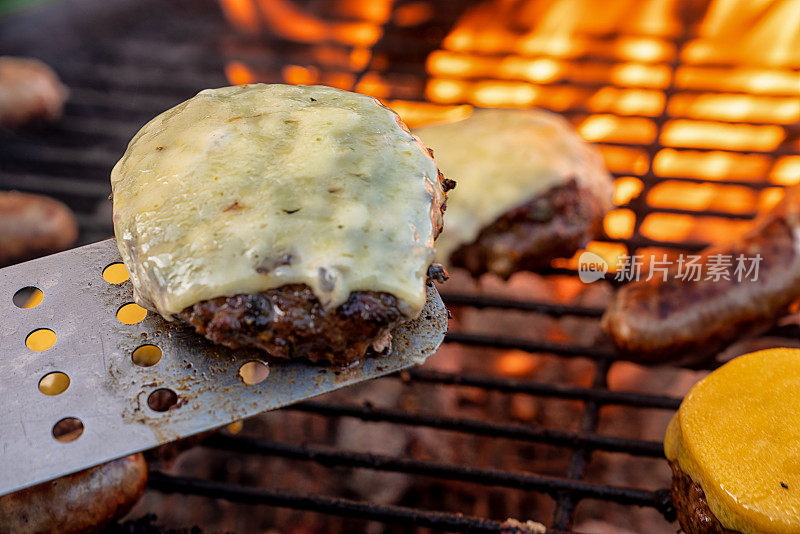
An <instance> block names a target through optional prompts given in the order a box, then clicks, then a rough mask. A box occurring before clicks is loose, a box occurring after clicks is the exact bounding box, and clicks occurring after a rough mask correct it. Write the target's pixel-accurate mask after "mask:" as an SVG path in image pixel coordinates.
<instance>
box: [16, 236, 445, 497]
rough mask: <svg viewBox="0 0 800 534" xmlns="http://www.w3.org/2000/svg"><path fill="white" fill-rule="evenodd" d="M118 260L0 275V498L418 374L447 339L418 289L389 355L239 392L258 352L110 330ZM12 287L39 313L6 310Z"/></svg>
mask: <svg viewBox="0 0 800 534" xmlns="http://www.w3.org/2000/svg"><path fill="white" fill-rule="evenodd" d="M119 261H120V258H119V253H118V251H117V247H116V244H115V242H114V241H113V240H108V241H102V242H100V243H95V244H93V245H88V246H85V247H82V248H78V249H74V250H71V251H67V252H62V253H60V254H55V255H53V256H48V257H46V258H42V259H38V260H34V261H30V262H27V263H22V264H19V265H15V266H12V267H7V268H5V269H0V495H2V494H5V493H9V492H12V491H15V490H18V489H22V488H25V487H27V486H31V485H34V484H37V483H40V482H43V481H46V480H50V479H53V478H56V477H59V476H62V475H66V474H69V473H72V472H75V471H79V470H81V469H85V468H87V467H91V466H94V465H97V464H101V463H103V462H106V461H109V460H113V459H115V458H119V457H121V456H125V455H127V454H131V453H133V452H137V451H141V450H144V449H148V448H152V447H155V446H157V445H161V444H163V443H168V442H170V441H174V440H177V439H180V438H183V437H186V436H190V435H192V434H197V433H199V432H202V431H204V430H209V429H213V428H217V427H220V426H223V425H225V424H228V423H231V422H233V421H236V420H239V419H242V418H244V417H249V416H252V415H255V414H257V413H259V412H263V411H266V410H271V409H274V408H278V407H280V406H285V405H287V404H291V403H294V402H297V401H300V400H303V399H307V398H309V397H313V396H315V395H319V394H321V393H325V392H328V391H332V390H334V389H337V388H340V387H343V386H347V385H350V384H355V383H357V382H361V381H363V380H368V379H370V378H375V377H378V376H381V375H385V374H387V373H391V372H394V371H397V370H400V369H404V368H407V367H410V366H412V365H415V364H419V363H422V362H423V361H424V360H425V359H426V358H427V357H428V356H430V355H431V354H432V353H433V352H434V351H435V350H436V349H437V347H438V346H439V344H440V343H441V342H442V339H443V338H444V333H445V331H446V328H447V310H446V309H445V308H444V305H443V304H442V301H441V299H440V298H439V295H438V293H437V292H436V290H435V289H433V288H429V289H428V301H427V303H426V305H425V308H424V309H423V311H422V313H421V314H420V316H419V317H418V318H417V319H416V320H414V321H411V322H409V323H406V324H404V325H401V326H400V327H398V328H397V329H396V330H395V331H394V332H393V339H392V348H391V351H390V352H389V354H387V355H385V356H381V357H379V358H367V359H365V360H364V361H363V362H361V363H359V364H357V365H354V366H352V367H349V368H347V369H340V368H332V367H326V366H323V365H312V364H309V363H304V362H300V361H287V362H270V363H269V366H268V371H269V373H268V376H267V377H266V379H264V380H263V381H262V382H260V383H257V384H251V385H248V384H247V383H245V381H244V380H243V378H242V375H244V377H245V378H246V379H248V380H247V381H248V382H253V381H254V380H250V378H252V375H253V374H255V375H256V376H257V377H258V378H263V376H264V374H266V369H265V368H264V366H263V364H262V363H254V364H253V363H251V364H249V366H246V367H244V368H243V369H242V371H241V374H240V368H242V366H243V365H245V364H247V363H248V362H252V361H255V362H261V361H262V360H263V358H264V353H263V352H259V351H249V350H237V351H232V350H229V349H225V348H222V347H219V346H216V345H213V344H211V343H210V342H207V341H206V340H205V339H204V338H202V337H200V336H198V335H197V334H196V333H194V332H193V331H191V330H190V329H187V328H186V327H185V326H182V325H180V324H177V323H168V322H166V321H164V320H163V319H162V318H161V317H159V316H157V315H156V314H153V313H151V312H148V313H147V315H146V317H145V318H144V319H143V320H142V321H141V322H138V323H136V324H124V323H123V322H120V320H119V319H118V318H117V312H118V311H119V310H120V308H121V307H123V306H124V305H125V304H127V303H130V302H132V301H133V298H132V287H131V284H130V282H129V281H126V282H123V283H119V284H113V283H109V282H107V281H106V280H105V279H104V277H103V274H102V273H103V271H104V269H105V268H106V267H107V266H108V265H110V264H113V263H115V262H119ZM24 288H38V289H39V290H41V292H42V298H41V302H39V303H38V304H36V301H34V302H32V304H36V305H35V306H33V307H25V306H26V305H25V304H22V303H20V302H19V299H14V295H15V294H17V293H18V292H19V291H20V290H24ZM23 293H24V291H23ZM37 294H38V293H37ZM15 300H16V301H17V302H16V304H15V302H14V301H15ZM20 305H21V306H23V307H19V306H20ZM128 322H132V321H128ZM39 337H41V338H42V340H39V339H37V338H39ZM53 340H55V343H54V344H52V346H50V347H49V348H46V347H48V345H50V344H51V343H52V341H53ZM143 346H144V347H145V349H140V351H139V353H145V355H146V357H144V358H135V357H134V356H133V355H134V352H135V351H136V350H137V349H139V348H140V347H143ZM42 349H44V350H42ZM139 353H137V354H139ZM159 353H160V359H159ZM135 360H136V361H135ZM137 362H138V363H137ZM253 366H257V367H258V369H256V371H257V372H256V373H252V372H248V371H249V370H250V368H251V367H253ZM53 373H56V374H53ZM258 375H260V376H258ZM64 387H66V389H64ZM62 390H63V391H62ZM59 392H60V393H59ZM46 393H47V394H46ZM158 410H164V411H158ZM57 438H58V439H57Z"/></svg>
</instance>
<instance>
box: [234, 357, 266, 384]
mask: <svg viewBox="0 0 800 534" xmlns="http://www.w3.org/2000/svg"><path fill="white" fill-rule="evenodd" d="M268 376H269V367H267V364H265V363H264V362H259V361H256V360H253V361H251V362H247V363H245V364H243V365H242V366H241V367H239V377H240V378H241V379H242V382H244V383H245V384H247V385H248V386H252V385H255V384H260V383H261V382H263V381H264V380H266V379H267V377H268Z"/></svg>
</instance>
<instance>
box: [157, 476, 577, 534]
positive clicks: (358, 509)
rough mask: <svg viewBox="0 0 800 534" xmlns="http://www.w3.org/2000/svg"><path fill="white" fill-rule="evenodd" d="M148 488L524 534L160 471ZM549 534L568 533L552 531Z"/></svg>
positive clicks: (495, 524) (489, 524)
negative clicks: (176, 475)
mask: <svg viewBox="0 0 800 534" xmlns="http://www.w3.org/2000/svg"><path fill="white" fill-rule="evenodd" d="M148 484H149V486H150V488H152V489H155V490H157V491H160V492H163V493H181V494H183V495H198V496H202V497H209V498H212V499H225V500H228V501H232V502H238V503H244V504H255V505H268V506H280V507H283V508H291V509H294V510H307V511H310V512H317V513H323V514H329V515H336V516H340V517H349V518H353V519H359V520H364V521H380V522H382V523H394V524H399V525H408V526H414V527H428V528H434V529H437V530H444V531H448V532H499V533H502V534H514V533H515V532H517V533H519V534H524V532H522V531H520V530H518V529H514V528H509V527H508V526H506V525H504V524H503V523H502V522H500V521H493V520H491V519H483V518H479V517H472V516H466V515H463V514H454V513H447V512H432V511H428V510H418V509H416V508H407V507H404V506H394V505H385V504H383V505H382V504H374V503H369V502H362V501H354V500H350V499H341V498H337V497H325V496H322V495H313V494H307V493H294V492H289V491H281V490H270V489H264V488H248V487H245V486H238V485H235V484H227V483H224V482H216V481H213V480H201V479H197V478H187V477H175V476H170V475H166V474H164V473H161V472H160V471H150V473H149V478H148ZM547 534H566V533H564V532H563V531H557V530H548V531H547Z"/></svg>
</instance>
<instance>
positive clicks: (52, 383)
mask: <svg viewBox="0 0 800 534" xmlns="http://www.w3.org/2000/svg"><path fill="white" fill-rule="evenodd" d="M68 387H69V377H68V376H67V375H66V374H65V373H62V372H61V371H54V372H52V373H47V374H46V375H44V376H43V377H42V379H41V380H39V391H41V392H42V393H44V394H45V395H61V394H62V393H64V392H65V391H66V390H67V388H68Z"/></svg>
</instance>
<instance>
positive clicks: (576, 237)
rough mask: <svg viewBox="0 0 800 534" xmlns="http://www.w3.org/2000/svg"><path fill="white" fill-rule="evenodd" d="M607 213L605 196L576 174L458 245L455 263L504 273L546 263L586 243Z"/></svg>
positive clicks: (472, 271) (479, 270)
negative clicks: (581, 182) (582, 183)
mask: <svg viewBox="0 0 800 534" xmlns="http://www.w3.org/2000/svg"><path fill="white" fill-rule="evenodd" d="M604 213H605V208H604V206H603V203H602V202H601V201H600V199H598V198H597V196H596V195H594V194H592V193H591V192H589V191H587V190H586V189H585V188H583V187H581V186H580V185H579V184H578V182H577V180H575V179H572V180H570V181H569V182H567V183H566V184H565V185H561V186H557V187H553V188H551V189H550V190H548V191H547V192H546V193H544V194H542V195H540V196H537V197H536V198H534V199H533V200H531V201H530V202H528V203H526V204H523V205H522V206H519V207H518V208H514V209H512V210H511V211H508V212H506V213H504V214H503V215H502V216H501V217H500V218H498V219H497V220H496V221H494V222H493V223H492V224H490V225H489V226H487V227H486V228H484V229H483V230H482V231H481V233H480V234H479V235H478V238H477V239H476V240H475V241H473V242H472V243H470V244H468V245H463V246H461V247H459V248H458V249H456V251H455V252H453V254H451V256H450V263H451V264H452V265H454V266H456V267H463V268H464V269H466V270H467V271H469V272H470V274H472V275H473V276H480V275H481V274H483V273H487V272H491V273H494V274H496V275H498V276H500V277H502V278H508V277H509V276H511V274H513V273H514V272H516V271H520V270H531V271H536V270H540V269H544V268H547V267H549V265H550V260H551V259H552V258H559V257H569V256H571V255H572V254H574V253H575V251H577V250H578V249H580V248H582V247H583V246H585V245H586V243H587V242H588V241H589V240H590V239H591V238H592V237H593V236H594V235H596V234H597V232H598V231H599V230H600V227H601V225H602V222H603V215H604Z"/></svg>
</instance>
